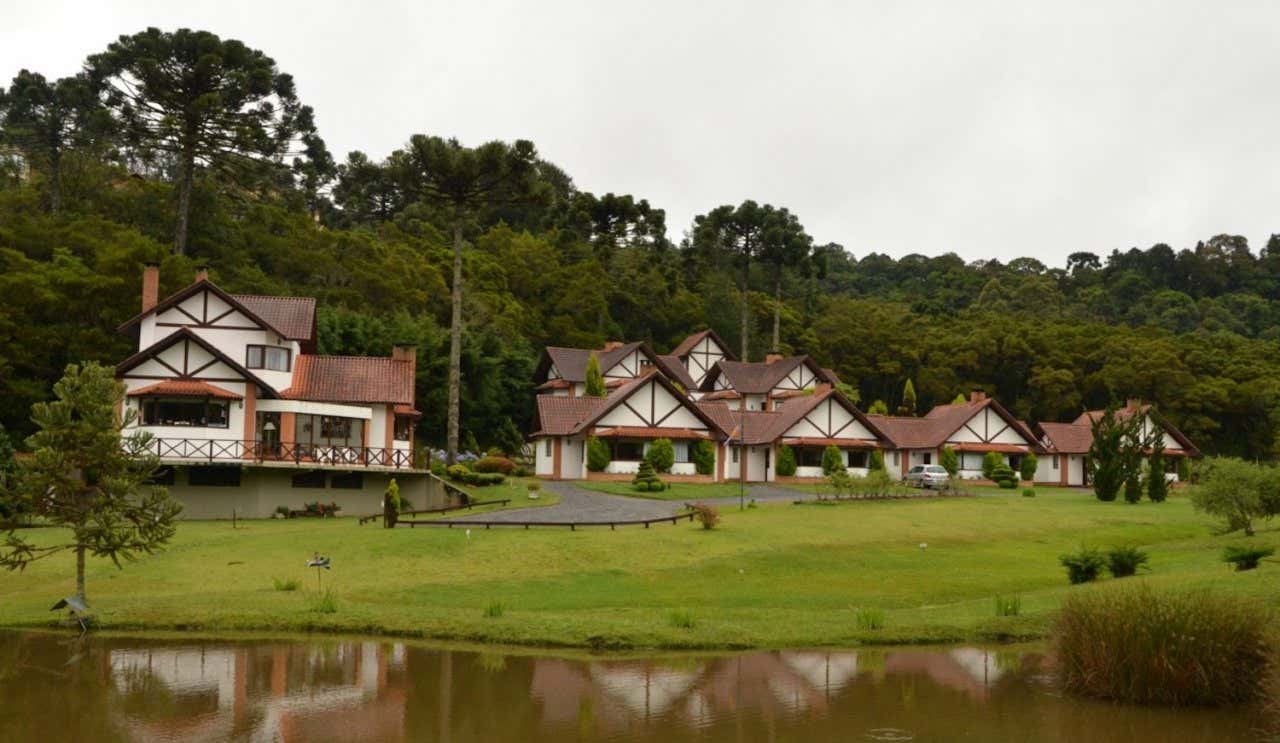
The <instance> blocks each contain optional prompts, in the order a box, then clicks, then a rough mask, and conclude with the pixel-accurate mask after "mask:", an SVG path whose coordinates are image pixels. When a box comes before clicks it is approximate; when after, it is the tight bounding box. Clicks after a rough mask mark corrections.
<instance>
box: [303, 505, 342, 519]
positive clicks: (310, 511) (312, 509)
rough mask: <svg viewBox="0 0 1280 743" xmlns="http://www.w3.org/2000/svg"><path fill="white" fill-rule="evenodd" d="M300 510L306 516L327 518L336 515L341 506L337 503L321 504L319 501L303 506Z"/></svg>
mask: <svg viewBox="0 0 1280 743" xmlns="http://www.w3.org/2000/svg"><path fill="white" fill-rule="evenodd" d="M302 509H303V510H304V511H305V512H306V514H307V515H308V516H319V517H320V518H327V517H330V516H335V515H337V513H338V511H341V510H342V506H340V505H338V504H337V503H321V502H320V501H313V502H311V503H308V504H306V505H304V506H303V507H302Z"/></svg>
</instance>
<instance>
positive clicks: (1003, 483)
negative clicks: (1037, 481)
mask: <svg viewBox="0 0 1280 743" xmlns="http://www.w3.org/2000/svg"><path fill="white" fill-rule="evenodd" d="M991 479H992V480H995V482H996V485H999V486H1000V487H1001V488H1003V489H1005V490H1013V489H1014V488H1016V487H1018V473H1016V472H1014V471H1013V468H1012V467H1010V466H1009V465H1007V464H1005V463H1004V462H1001V463H1000V464H998V465H996V466H995V468H994V469H993V470H992V472H991Z"/></svg>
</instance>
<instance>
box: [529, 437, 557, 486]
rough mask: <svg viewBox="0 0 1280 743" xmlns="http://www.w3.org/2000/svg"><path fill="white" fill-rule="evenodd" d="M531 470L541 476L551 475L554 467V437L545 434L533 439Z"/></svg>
mask: <svg viewBox="0 0 1280 743" xmlns="http://www.w3.org/2000/svg"><path fill="white" fill-rule="evenodd" d="M533 449H534V465H533V471H534V472H535V473H537V474H538V475H539V476H541V477H551V475H552V474H553V473H554V471H555V470H554V467H555V453H554V451H555V438H553V437H551V436H546V437H543V438H540V439H534V440H533Z"/></svg>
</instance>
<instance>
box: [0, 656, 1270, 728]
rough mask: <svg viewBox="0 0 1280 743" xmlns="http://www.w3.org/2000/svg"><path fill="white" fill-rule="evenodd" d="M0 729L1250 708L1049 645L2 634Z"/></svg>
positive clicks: (915, 717)
mask: <svg viewBox="0 0 1280 743" xmlns="http://www.w3.org/2000/svg"><path fill="white" fill-rule="evenodd" d="M0 700H2V701H0V741H6V742H7V743H26V742H28V741H39V743H51V742H52V741H183V742H184V743H192V742H194V741H224V740H238V741H329V740H360V741H459V742H463V741H507V740H511V741H566V740H607V741H650V740H652V741H683V740H698V741H707V742H713V741H791V740H797V741H804V740H843V741H1080V740H1088V741H1090V743H1107V742H1109V741H1117V742H1118V741H1135V740H1139V741H1165V742H1171V741H1245V740H1251V739H1255V738H1256V733H1255V732H1254V731H1255V729H1256V728H1257V727H1258V726H1259V724H1260V722H1261V721H1260V720H1259V719H1258V718H1257V717H1256V716H1255V715H1254V714H1252V713H1250V712H1247V711H1242V710H1168V709H1153V708H1139V707H1126V706H1118V705H1111V704H1105V703H1099V702H1091V701H1084V700H1079V699H1072V698H1064V697H1062V696H1061V695H1059V694H1058V693H1057V692H1056V691H1055V690H1054V687H1053V677H1052V672H1051V669H1050V667H1049V664H1048V661H1047V660H1046V658H1045V656H1044V655H1043V654H1042V653H1038V652H1031V651H1025V650H1003V649H1002V650H984V649H980V648H973V647H956V648H946V649H936V648H928V649H859V650H849V651H829V650H815V651H776V652H756V653H746V654H732V655H731V654H725V655H697V656H673V657H655V658H632V657H626V658H613V657H599V658H578V659H570V658H559V657H553V656H545V655H531V654H519V653H513V652H510V651H505V650H502V651H500V650H493V651H491V652H476V651H471V650H468V651H462V650H447V649H438V648H433V647H429V646H422V645H415V644H411V643H401V642H389V641H350V640H345V639H344V640H338V639H309V640H302V641H257V640H193V639H182V640H168V639H136V638H128V637H112V636H95V635H90V636H89V637H88V638H87V639H84V640H81V639H79V638H76V637H74V636H71V635H64V634H45V633H17V632H0Z"/></svg>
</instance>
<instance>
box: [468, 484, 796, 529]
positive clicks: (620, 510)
mask: <svg viewBox="0 0 1280 743" xmlns="http://www.w3.org/2000/svg"><path fill="white" fill-rule="evenodd" d="M542 487H543V489H544V490H550V491H551V492H553V493H555V494H557V495H559V496H560V502H559V503H557V504H555V505H554V506H542V507H536V508H512V509H508V510H504V511H494V512H491V513H480V514H472V515H467V516H456V517H453V518H450V519H447V520H448V521H453V522H457V523H466V522H469V521H495V522H499V521H515V522H528V523H534V524H536V523H547V522H555V521H560V522H564V521H574V522H577V523H579V524H587V523H611V522H615V521H638V520H641V519H656V518H662V517H663V516H672V515H674V514H675V513H677V512H678V511H680V509H681V508H682V507H683V506H684V503H683V502H681V501H669V500H653V499H650V498H639V497H636V498H632V497H628V496H625V495H610V494H608V493H601V492H597V491H594V490H586V489H584V488H580V487H578V486H577V485H574V484H573V483H570V482H547V483H544V484H543V486H542ZM812 497H813V495H812V494H811V493H804V492H801V491H798V490H788V489H787V488H782V487H778V486H776V485H748V486H747V499H748V500H752V499H754V500H757V501H787V502H790V501H794V500H803V499H807V498H812ZM697 502H698V503H707V504H711V505H723V504H726V503H735V504H736V503H737V498H704V499H700V500H698V501H697Z"/></svg>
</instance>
